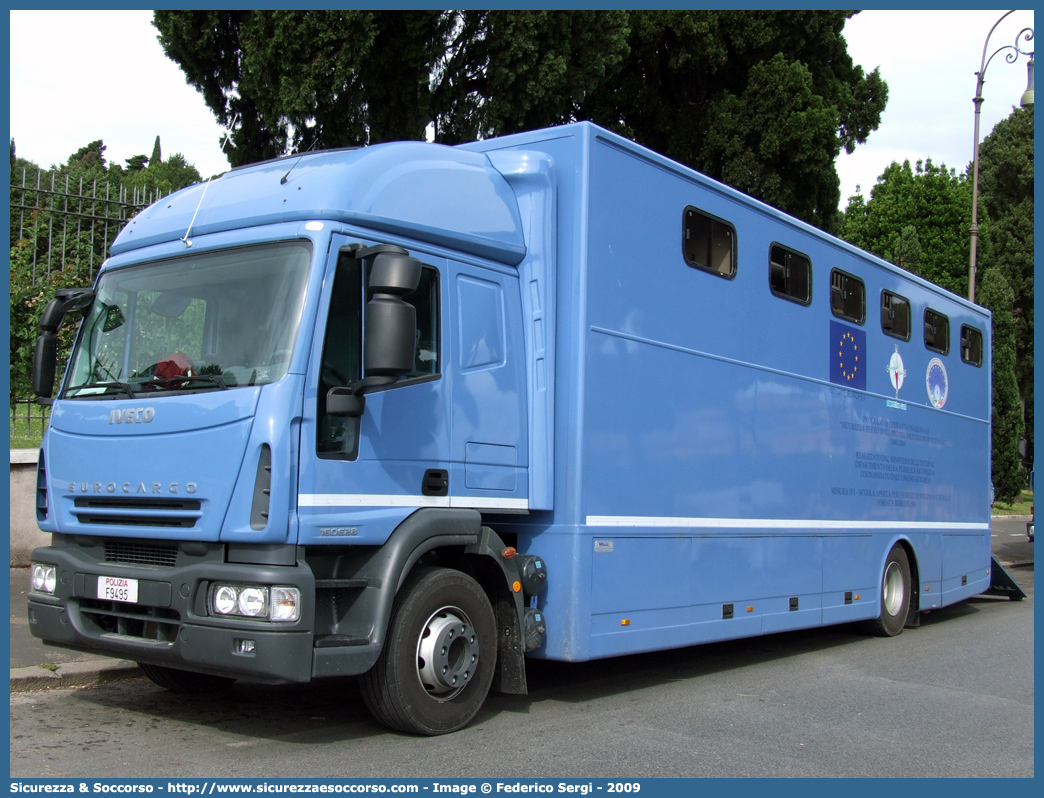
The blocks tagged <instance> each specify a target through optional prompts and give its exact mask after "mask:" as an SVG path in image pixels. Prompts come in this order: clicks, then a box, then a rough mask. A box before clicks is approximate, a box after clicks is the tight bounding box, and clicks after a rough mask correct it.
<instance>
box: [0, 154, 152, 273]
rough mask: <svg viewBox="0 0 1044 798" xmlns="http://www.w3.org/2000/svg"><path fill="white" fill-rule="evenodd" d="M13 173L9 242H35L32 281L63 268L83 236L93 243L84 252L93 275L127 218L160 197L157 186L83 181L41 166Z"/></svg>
mask: <svg viewBox="0 0 1044 798" xmlns="http://www.w3.org/2000/svg"><path fill="white" fill-rule="evenodd" d="M15 177H16V176H15V175H12V181H11V237H12V241H11V244H12V246H13V245H14V244H15V243H16V241H25V240H27V239H29V238H32V239H33V241H34V243H36V246H34V247H33V256H32V265H33V271H32V279H33V282H34V283H35V282H37V281H38V279H43V278H46V277H49V276H50V273H51V269H53V268H65V265H66V264H67V262H68V261H67V255H68V254H69V253H70V249H71V248H70V246H69V245H70V244H71V242H72V241H82V240H83V238H84V236H85V235H86V237H87V238H88V240H89V241H90V243H91V244H92V246H90V247H88V248H86V250H84V251H86V252H89V253H90V262H89V263H88V264H87V266H88V269H89V271H88V274H89V276H90V277H91V278H93V277H94V272H95V270H96V269H97V268H98V266H100V265H101V261H102V260H104V257H105V253H107V252H108V249H109V246H110V245H111V244H112V242H113V239H115V238H116V234H117V233H119V232H120V230H121V229H123V226H124V225H125V224H126V223H127V221H128V220H130V219H131V217H133V216H134V215H135V214H136V213H138V211H140V210H142V209H143V208H146V207H148V206H149V205H151V204H152V203H153V202H155V201H156V200H158V199H159V198H160V197H162V196H163V194H162V192H160V191H159V190H157V189H151V188H132V189H128V188H127V187H126V186H122V185H120V184H118V183H108V182H105V183H102V184H99V183H98V181H97V180H94V181H92V182H91V183H90V184H89V185H85V184H84V181H83V179H82V178H81V179H79V180H77V181H72V180H71V179H70V177H69V175H60V174H59V173H57V172H46V171H44V170H42V169H41V170H38V171H36V174H35V175H33V174H31V173H30V172H28V171H27V170H25V169H23V170H22V171H21V174H20V175H18V176H17V180H16V179H15ZM78 254H79V253H78ZM95 256H97V259H96V258H95ZM80 265H83V264H80Z"/></svg>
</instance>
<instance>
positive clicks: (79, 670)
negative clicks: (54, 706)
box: [11, 659, 142, 693]
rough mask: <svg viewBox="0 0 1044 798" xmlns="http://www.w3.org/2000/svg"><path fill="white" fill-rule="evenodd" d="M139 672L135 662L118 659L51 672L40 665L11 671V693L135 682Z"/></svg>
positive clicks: (76, 665) (67, 666) (69, 665)
mask: <svg viewBox="0 0 1044 798" xmlns="http://www.w3.org/2000/svg"><path fill="white" fill-rule="evenodd" d="M141 676H142V672H141V670H140V669H139V668H138V666H137V664H136V663H134V662H129V661H127V660H122V659H117V660H109V661H100V660H86V661H81V662H68V663H65V664H64V665H58V666H57V667H55V668H54V670H51V669H50V668H43V667H40V666H39V665H33V666H31V667H28V668H11V692H12V693H30V692H34V691H37V690H53V689H56V688H59V687H96V686H98V685H101V684H107V683H109V682H119V681H124V680H127V679H137V678H140V677H141Z"/></svg>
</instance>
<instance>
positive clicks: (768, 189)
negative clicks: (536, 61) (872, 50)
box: [585, 11, 888, 230]
mask: <svg viewBox="0 0 1044 798" xmlns="http://www.w3.org/2000/svg"><path fill="white" fill-rule="evenodd" d="M853 13H854V12H844V11H784V12H781V11H644V12H636V13H632V15H631V28H632V32H631V36H630V38H629V44H630V55H629V56H628V57H627V59H626V61H625V62H624V66H623V69H622V70H621V72H620V76H619V78H618V79H617V80H614V81H611V82H607V83H605V84H604V85H603V86H602V88H601V91H600V92H598V94H597V96H596V97H595V98H592V102H591V103H589V104H588V105H587V106H586V108H585V111H587V113H588V114H589V117H590V118H592V119H594V120H595V121H598V122H600V123H602V124H605V125H607V126H609V127H611V128H613V129H615V130H618V131H619V132H622V133H624V134H625V135H628V136H630V137H633V138H634V139H636V140H637V141H639V142H640V143H642V144H645V145H646V146H649V147H651V148H652V149H654V150H657V151H658V152H662V153H664V154H666V155H668V156H670V157H672V158H674V159H676V160H678V161H681V162H682V163H685V164H688V165H690V166H692V167H694V168H696V169H698V170H699V171H701V172H704V173H705V174H708V175H710V176H711V177H716V178H719V179H722V180H723V181H724V182H726V183H728V184H729V185H732V186H735V187H736V188H738V189H740V190H741V191H745V192H747V193H748V194H751V195H753V196H755V197H758V198H760V199H763V200H765V201H766V202H768V203H770V204H772V205H775V206H776V207H778V208H781V209H782V210H784V211H786V212H788V213H791V214H793V215H795V216H797V217H798V218H801V219H804V220H806V221H808V222H811V223H813V224H816V225H818V226H819V227H822V228H824V229H827V230H833V229H834V228H835V227H836V224H837V222H838V217H837V210H838V205H839V202H840V182H839V180H838V177H837V172H836V169H835V167H834V162H835V160H836V158H837V156H838V154H840V152H841V149H842V148H844V149H845V150H847V151H848V152H851V151H852V150H853V149H854V148H855V146H856V145H857V144H859V143H862V142H864V141H866V138H867V136H868V135H869V134H870V132H871V131H873V130H875V129H876V128H877V126H878V124H879V123H880V117H881V112H882V111H883V110H884V106H885V102H886V101H887V96H888V88H887V85H886V84H885V82H884V81H883V80H882V79H881V76H880V74H879V73H878V72H877V71H876V70H875V71H874V72H871V73H870V74H865V73H864V72H863V70H862V68H861V67H859V66H856V65H854V64H853V63H852V59H851V57H850V56H849V55H848V52H847V49H846V44H845V40H844V38H843V37H842V35H841V31H842V29H843V27H844V24H845V21H846V20H847V19H848V18H850V17H851V16H852V14H853Z"/></svg>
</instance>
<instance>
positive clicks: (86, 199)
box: [9, 140, 200, 398]
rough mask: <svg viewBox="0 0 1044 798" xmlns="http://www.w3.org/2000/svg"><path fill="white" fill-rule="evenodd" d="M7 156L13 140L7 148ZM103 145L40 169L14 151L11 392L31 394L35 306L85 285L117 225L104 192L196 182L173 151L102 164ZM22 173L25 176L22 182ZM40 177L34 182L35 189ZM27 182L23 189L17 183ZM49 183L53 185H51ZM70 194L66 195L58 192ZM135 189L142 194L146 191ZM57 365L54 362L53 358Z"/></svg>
mask: <svg viewBox="0 0 1044 798" xmlns="http://www.w3.org/2000/svg"><path fill="white" fill-rule="evenodd" d="M11 152H12V155H13V156H14V154H15V150H14V141H13V140H12V147H11ZM104 152H105V144H104V142H102V141H100V140H99V141H94V142H91V143H90V144H88V145H87V146H85V147H81V148H80V149H79V150H78V151H77V152H76V153H74V154H73V155H72V156H71V157H70V158H69V159H68V160H67V161H66V163H65V164H63V165H61V166H59V167H56V168H53V169H52V170H50V171H49V172H48V171H42V170H41V169H40V167H39V166H37V165H36V164H34V163H32V162H31V161H27V160H25V159H23V158H18V157H15V160H14V163H13V164H12V183H11V207H12V213H11V254H10V277H11V285H10V316H9V322H10V326H9V332H10V335H9V338H10V347H11V361H10V362H11V368H10V377H11V383H10V390H11V396H12V397H21V398H24V397H28V396H29V395H30V394H31V374H32V362H33V351H34V348H35V344H36V338H37V336H38V335H39V326H38V325H39V320H40V315H41V312H42V311H43V308H44V306H45V305H46V304H47V302H48V300H49V299H50V298H51V297H52V296H54V292H55V290H57V289H58V288H63V287H73V286H84V285H90V284H91V282H92V281H93V279H94V276H95V273H96V271H97V268H98V265H99V264H100V263H101V262H102V260H103V259H104V258H105V256H106V254H107V251H108V247H109V244H111V243H112V237H113V236H114V235H115V233H116V232H117V230H118V229H119V224H117V223H115V221H116V220H115V219H114V218H113V214H112V205H111V203H108V202H105V201H104V199H105V197H106V196H107V195H108V196H109V197H111V198H112V199H113V200H115V199H116V198H117V197H119V195H120V190H121V188H129V189H147V190H149V191H151V192H152V194H153V195H155V192H156V191H157V190H158V191H160V192H162V193H163V194H168V193H170V192H171V191H174V190H176V189H179V188H183V187H185V186H188V185H191V184H192V183H197V182H199V180H200V176H199V172H198V171H197V170H196V168H195V167H194V166H192V165H191V164H189V163H187V162H186V160H185V158H184V156H182V155H181V154H180V153H176V154H174V155H172V156H171V157H170V158H168V159H167V160H166V161H157V162H155V163H151V162H150V163H148V165H147V166H146V165H145V163H146V162H148V161H149V160H150V159H148V158H146V156H144V155H139V156H135V157H133V158H130V159H128V166H129V169H128V170H124V169H122V168H121V167H120V166H119V164H108V165H107V164H106V163H105V158H104ZM23 175H24V183H23ZM38 177H39V181H40V189H41V190H39V191H38V190H37V189H36V185H37V180H38ZM23 185H24V186H25V187H26V188H22V186H23ZM52 187H53V190H52ZM67 191H68V193H69V194H70V195H71V197H72V198H67V197H66V196H65V193H66V192H67ZM140 194H141V195H142V196H144V195H145V194H146V192H145V191H141V192H140ZM75 329H76V325H75V324H74V323H69V324H65V325H63V326H62V329H61V331H60V335H59V360H60V361H64V359H65V358H66V357H68V354H69V348H70V346H71V343H72V337H73V335H74V332H75ZM59 365H61V363H60V364H59Z"/></svg>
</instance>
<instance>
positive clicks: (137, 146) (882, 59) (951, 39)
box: [10, 10, 1033, 210]
mask: <svg viewBox="0 0 1044 798" xmlns="http://www.w3.org/2000/svg"><path fill="white" fill-rule="evenodd" d="M1002 13H1003V12H1002V11H996V10H992V11H939V10H935V11H878V10H871V11H863V12H861V13H860V14H857V15H856V16H855V17H854V18H853V19H851V20H849V22H848V23H847V24H846V26H845V29H844V31H843V35H844V36H845V39H846V40H847V42H848V52H849V54H850V55H851V56H852V59H853V61H854V62H855V63H856V64H859V65H861V66H862V67H863V69H864V70H865V71H867V72H869V71H871V70H873V69H875V68H878V67H879V68H880V69H881V73H882V75H883V76H884V79H885V81H886V82H887V83H888V88H889V97H888V104H887V107H886V109H885V112H884V114H883V115H882V117H881V124H880V126H879V128H878V129H877V130H876V131H875V132H873V133H871V134H870V136H869V138H868V140H867V143H866V144H863V145H860V146H859V147H857V148H856V150H855V152H854V153H853V154H851V155H847V154H845V153H842V155H841V156H840V157H839V158H838V161H837V170H838V175H839V176H840V178H841V198H842V199H841V204H842V210H843V209H844V206H845V205H846V204H847V200H848V197H849V196H851V195H852V194H854V193H856V187H857V186H859V187H861V190H862V193H863V194H864V195H865V196H867V197H868V196H869V193H870V189H871V188H872V187H873V185H874V183H875V182H876V180H877V177H878V176H879V175H880V174H881V173H882V172H883V171H884V169H885V168H886V167H887V166H888V165H889V164H890V163H892V161H899V162H902V161H904V160H909V161H910V162H911V165H913V164H914V163H916V161H918V160H924V159H927V158H931V160H932V162H933V163H935V164H945V165H946V166H947V167H953V168H955V169H957V171H958V172H962V171H963V170H964V169H965V168H966V167H967V166H968V164H970V163H971V160H972V143H973V116H974V107H973V105H972V97H973V96H974V94H975V73H976V72H977V71H978V70H979V65H980V63H981V60H982V57H983V48H984V45H985V44H986V40H987V36H988V35H989V34H990V29H991V28H992V27H993V25H994V23H995V22H996V21H997V20H998V18H1000V16H1001V14H1002ZM151 19H152V12H151V11H71V10H70V11H11V12H10V21H11V117H10V122H11V137H12V138H14V140H15V145H16V149H17V154H18V155H19V156H21V157H23V158H26V159H28V160H30V161H33V162H35V163H37V164H39V165H41V166H43V167H49V166H51V165H52V164H55V165H57V164H61V163H64V162H65V161H66V160H67V159H68V157H69V156H70V155H72V154H73V153H74V152H76V150H78V149H80V148H81V147H83V146H84V145H86V144H88V143H90V142H91V141H95V140H97V139H102V140H103V141H104V142H105V144H106V147H107V149H106V151H105V156H106V158H107V159H108V160H109V161H115V162H118V163H124V162H125V161H126V160H127V159H128V158H131V157H132V156H134V155H140V154H143V155H150V154H151V153H152V147H153V143H154V141H155V139H156V136H157V135H159V136H160V141H161V148H162V151H163V155H164V157H165V158H166V157H167V156H169V155H172V154H174V153H181V154H182V155H184V156H185V158H186V160H187V161H188V162H189V163H190V164H193V165H194V166H195V167H196V168H197V169H198V170H199V172H200V174H201V175H203V176H204V177H208V176H210V175H212V174H218V173H220V172H223V171H225V170H227V169H228V161H227V160H226V158H225V157H224V155H223V154H222V152H221V149H220V141H221V139H222V134H223V131H222V129H221V127H220V126H219V125H218V124H217V122H216V121H215V120H214V117H213V115H212V114H211V112H210V111H209V110H208V109H207V107H206V105H205V104H204V102H203V98H202V96H201V95H200V94H199V93H197V92H196V91H195V90H194V89H193V88H192V87H191V86H189V85H188V84H186V83H185V79H184V76H183V74H182V72H181V70H180V68H179V67H178V66H177V65H176V64H175V63H174V62H173V61H170V60H169V59H167V58H166V56H164V54H163V50H162V48H161V47H160V45H159V42H158V41H157V40H156V30H155V28H153V27H152V25H151ZM1032 26H1033V12H1032V11H1016V12H1015V13H1013V14H1011V15H1010V16H1009V17H1008V18H1007V19H1005V20H1004V21H1003V22H1002V23H1001V24H1000V26H999V27H997V29H996V30H995V31H994V32H993V34H992V36H990V38H989V48H988V50H987V57H988V56H989V54H990V53H993V52H994V51H995V50H997V49H999V48H1001V47H1006V46H1009V45H1013V44H1015V41H1016V37H1017V36H1018V34H1019V31H1020V30H1022V29H1023V28H1026V27H1030V28H1032ZM44 38H45V39H46V41H47V44H48V52H49V53H64V54H65V55H66V59H65V60H64V61H63V60H59V59H53V58H41V56H40V51H39V42H40V41H41V39H44ZM98 42H108V43H110V44H111V45H112V46H109V47H106V48H105V49H102V50H99V48H98V47H97V43H98ZM116 43H118V44H116ZM1022 46H1023V49H1024V50H1026V49H1032V48H1033V42H1030V43H1029V44H1028V45H1026V44H1023V45H1022ZM1026 63H1027V59H1026V57H1025V56H1019V58H1018V61H1017V62H1015V63H1013V64H1011V63H1007V62H1006V61H1005V60H1004V53H1003V52H1002V53H1000V54H999V55H997V56H996V57H995V58H994V59H993V60H992V62H991V63H990V64H989V66H988V68H987V70H986V82H985V84H984V88H983V97H984V98H985V99H984V102H983V106H982V119H981V123H980V130H981V133H980V140H981V139H983V138H985V137H986V135H988V134H989V132H990V131H991V130H992V129H993V127H994V126H995V125H996V124H997V122H999V121H1001V120H1002V119H1004V118H1006V117H1007V116H1009V115H1010V114H1011V112H1012V109H1013V108H1014V107H1015V106H1017V105H1018V103H1019V99H1020V98H1021V96H1022V93H1023V91H1025V89H1026ZM70 65H72V66H71V68H70Z"/></svg>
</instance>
